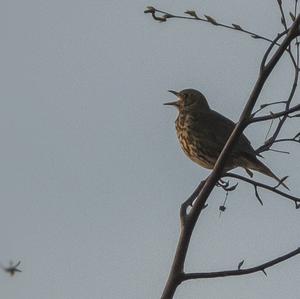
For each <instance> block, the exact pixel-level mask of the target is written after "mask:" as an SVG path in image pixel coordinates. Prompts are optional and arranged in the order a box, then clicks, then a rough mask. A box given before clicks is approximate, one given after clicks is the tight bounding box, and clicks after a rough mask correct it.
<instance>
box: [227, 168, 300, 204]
mask: <svg viewBox="0 0 300 299" xmlns="http://www.w3.org/2000/svg"><path fill="white" fill-rule="evenodd" d="M224 177H231V178H235V179H239V180H241V181H244V182H247V183H249V184H251V185H253V186H254V189H255V190H256V191H257V187H260V188H263V189H265V190H269V191H271V192H274V193H276V194H278V195H281V196H282V197H285V198H287V199H290V200H292V201H293V202H294V203H300V198H299V197H296V196H292V195H290V194H287V193H285V192H282V191H280V190H278V189H277V188H278V187H279V185H280V184H277V185H276V186H273V187H272V186H269V185H266V184H263V183H261V182H258V181H254V180H252V179H249V178H246V177H244V176H242V175H239V174H235V173H232V172H227V173H225V174H224ZM286 178H287V177H284V178H283V179H282V180H285V179H286ZM282 180H281V181H282ZM255 195H256V197H257V199H258V200H259V202H261V199H259V198H260V197H259V196H258V194H257V193H255ZM261 203H262V202H261Z"/></svg>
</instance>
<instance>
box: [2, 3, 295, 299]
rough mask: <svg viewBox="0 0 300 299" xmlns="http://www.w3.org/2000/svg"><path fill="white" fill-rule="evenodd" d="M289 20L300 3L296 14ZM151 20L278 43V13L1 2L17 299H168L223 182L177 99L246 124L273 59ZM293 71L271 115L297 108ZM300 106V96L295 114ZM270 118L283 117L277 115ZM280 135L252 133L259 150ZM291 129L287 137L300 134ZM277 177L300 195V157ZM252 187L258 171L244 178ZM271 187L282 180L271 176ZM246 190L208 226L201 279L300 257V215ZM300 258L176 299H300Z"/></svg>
mask: <svg viewBox="0 0 300 299" xmlns="http://www.w3.org/2000/svg"><path fill="white" fill-rule="evenodd" d="M284 2H285V4H286V6H285V8H286V11H288V10H289V9H292V4H293V1H284ZM147 5H153V6H157V7H158V8H161V9H165V10H168V11H170V12H174V13H181V12H183V11H185V10H186V9H196V10H197V12H198V13H199V15H203V14H207V15H211V16H214V17H215V18H217V19H218V20H221V21H223V22H225V23H228V24H230V23H237V24H239V25H241V26H243V27H244V28H248V29H250V30H253V31H254V32H257V33H260V34H263V35H265V36H268V37H271V38H272V37H274V36H275V35H276V33H277V32H279V31H280V30H282V28H281V25H280V14H279V10H278V8H277V5H276V1H275V0H273V1H271V0H268V1H260V0H255V1H254V0H252V1H246V0H243V1H241V0H226V1H219V0H202V1H199V0H197V1H196V0H194V1H192V0H190V1H188V0H187V1H181V0H166V1H154V0H153V1H150V2H149V1H140V0H131V1H115V0H98V1H96V0H85V1H78V0H72V1H70V0H69V1H66V0H59V1H58V0H52V1H38V0H27V1H20V0H18V1H17V0H9V1H8V0H6V1H2V2H1V6H0V7H1V9H0V35H1V40H2V42H1V51H0V53H1V54H0V59H1V68H0V82H1V88H0V101H1V109H0V138H1V148H0V165H1V167H0V186H1V187H0V206H1V209H0V237H1V246H0V261H1V263H2V264H8V262H9V260H11V259H12V260H13V261H17V260H21V265H20V269H22V270H23V272H22V273H20V274H18V275H16V276H15V277H13V278H11V277H9V276H8V275H7V274H6V273H4V272H0V296H1V298H6V299H19V298H30V299H41V298H42V299H53V298H55V299H67V298H70V299H71V298H72V299H77V298H78V299H79V298H88V299H89V298H90V299H93V298H105V299H106V298H107V299H117V298H123V299H140V298H149V299H152V298H159V297H160V295H161V292H162V289H163V287H164V284H165V281H166V278H167V275H168V272H169V269H170V265H171V261H172V259H173V254H174V250H175V246H176V243H177V239H178V233H179V217H178V214H179V207H180V204H181V203H182V202H183V201H184V200H185V199H186V198H187V196H188V195H189V194H190V193H191V192H192V191H193V188H194V187H195V186H196V185H197V184H198V182H199V181H200V180H202V179H203V178H204V177H206V176H207V175H208V174H209V172H208V171H207V170H205V169H202V168H200V167H198V166H197V165H195V164H194V163H193V162H191V161H189V160H188V159H187V158H186V157H185V155H184V154H183V152H182V151H181V149H180V147H179V145H178V142H177V138H176V135H175V128H174V121H175V118H176V111H175V110H174V109H172V108H171V107H164V106H162V103H163V102H165V101H167V100H173V99H174V97H173V96H172V95H171V94H169V93H168V92H167V90H168V89H174V90H181V89H183V88H190V87H192V88H196V89H199V90H201V91H202V92H203V93H204V94H205V95H206V96H207V98H208V100H209V103H210V105H211V106H212V107H213V108H214V109H216V110H217V111H219V112H221V113H223V114H224V115H226V116H227V117H230V118H231V119H233V120H235V121H236V120H237V119H238V117H239V115H240V112H241V110H242V108H243V107H244V105H245V103H246V101H247V99H248V96H249V94H250V92H251V89H252V87H253V85H254V82H255V80H256V78H257V74H258V68H259V63H260V59H261V57H262V55H263V53H264V51H265V50H266V47H267V46H268V45H267V43H266V42H264V41H260V40H254V39H251V38H249V37H248V36H245V35H243V34H241V33H238V32H231V31H228V30H224V29H222V28H216V27H214V26H211V25H209V24H205V23H197V22H193V21H190V22H188V21H182V20H170V21H169V22H167V23H165V24H159V23H157V22H154V21H153V20H152V18H151V17H150V16H149V15H144V14H143V10H144V8H145V7H146V6H147ZM291 79H292V69H291V65H290V62H289V60H288V58H286V57H285V58H284V59H283V60H282V61H281V62H280V63H279V66H278V67H277V68H276V69H275V71H274V73H273V74H272V76H271V78H270V80H269V81H268V83H267V85H266V88H265V89H264V91H263V93H262V95H261V97H260V101H261V103H265V102H269V101H272V100H274V101H276V100H282V99H285V98H286V95H287V94H288V92H289V89H290V87H291ZM296 102H297V103H299V92H297V94H296V96H295V103H296ZM266 112H268V110H267V111H266ZM267 127H268V126H266V125H265V126H261V127H254V126H253V127H250V128H249V129H247V135H248V137H249V138H250V139H251V140H252V143H253V145H254V146H255V147H256V146H259V145H260V144H261V143H262V142H263V141H264V138H265V134H266V131H267ZM299 127H300V125H299V120H298V121H297V120H292V121H290V123H289V125H288V126H285V128H284V130H283V132H282V134H283V135H282V136H286V137H290V136H293V135H294V134H295V133H297V132H298V131H299ZM276 148H281V149H288V150H290V152H291V155H289V156H288V155H282V154H276V153H267V154H265V158H266V159H265V162H266V163H267V164H268V165H269V166H270V167H271V168H272V169H273V171H274V172H275V173H276V174H277V175H278V176H280V177H283V176H285V175H289V176H290V177H289V179H288V185H289V186H290V188H291V192H292V193H293V194H295V195H297V194H298V195H299V194H300V185H299V178H300V176H299V158H300V154H299V146H298V147H297V145H293V144H291V145H287V144H285V145H284V146H281V147H279V146H278V147H276ZM237 172H238V173H242V174H244V172H243V171H240V170H237ZM255 178H256V179H259V180H260V179H261V180H263V182H268V183H270V184H274V181H273V180H271V179H268V178H266V177H264V176H262V175H258V174H255ZM260 194H261V197H262V198H263V201H264V206H263V207H262V206H260V204H259V203H258V201H257V200H256V199H255V196H254V192H253V188H251V187H250V186H247V185H245V184H243V183H241V184H240V185H239V187H238V189H237V191H236V192H235V193H234V194H230V196H229V199H228V202H227V210H226V212H225V213H223V214H222V215H221V217H219V211H218V207H219V206H220V205H221V204H222V203H223V201H224V198H225V194H224V192H222V191H221V190H215V191H214V192H213V193H212V195H211V197H210V199H209V207H208V208H207V209H206V210H205V211H204V212H203V216H202V217H201V219H200V221H199V222H198V224H197V227H196V230H195V232H194V235H193V239H192V242H191V245H190V249H189V252H188V257H187V262H186V271H213V270H224V269H236V268H237V265H238V263H239V262H240V261H241V260H243V259H244V260H245V263H244V267H251V266H254V265H257V264H259V263H262V262H265V261H267V260H269V259H272V258H275V257H277V256H279V255H282V254H285V253H287V252H289V251H291V250H293V249H295V248H297V247H299V245H300V244H299V227H300V217H299V211H298V210H295V209H294V205H293V203H291V202H289V201H288V200H286V199H282V198H280V197H277V196H275V195H273V194H272V195H271V194H268V193H266V192H263V191H262V192H261V193H260ZM299 267H300V257H294V258H293V259H290V260H288V261H286V262H284V263H282V264H280V265H277V266H275V267H273V268H271V269H268V270H267V273H268V277H267V278H266V277H265V276H264V275H263V273H256V274H252V275H249V276H243V277H235V278H223V279H211V280H201V281H193V282H186V283H184V284H182V285H181V286H180V287H179V288H178V290H177V293H176V296H175V298H185V299H194V298H200V297H201V298H210V299H214V298H216V299H217V298H223V299H227V298H239V299H250V298H251V299H253V298H255V299H262V298H273V299H277V298H299V293H300V283H299V282H300V280H299Z"/></svg>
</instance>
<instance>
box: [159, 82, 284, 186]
mask: <svg viewBox="0 0 300 299" xmlns="http://www.w3.org/2000/svg"><path fill="white" fill-rule="evenodd" d="M169 92H171V93H172V94H174V95H175V96H176V97H177V101H174V102H167V103H164V105H170V106H175V107H176V108H177V109H178V112H179V114H178V117H177V119H176V121H175V127H176V133H177V137H178V140H179V143H180V145H181V148H182V149H183V151H184V153H185V154H186V155H187V156H188V157H189V158H190V159H191V160H192V161H193V162H195V163H197V164H198V165H200V166H202V167H204V168H207V169H213V168H214V165H215V163H216V161H217V159H218V157H219V155H220V154H221V151H222V149H223V148H224V146H225V144H226V142H227V140H228V138H229V137H230V135H231V133H232V131H233V129H234V127H235V123H234V122H233V121H231V120H230V119H229V118H227V117H225V116H223V115H222V114H220V113H218V112H217V111H214V110H213V109H211V108H210V106H209V104H208V101H207V100H206V98H205V96H204V95H203V94H202V93H201V92H200V91H198V90H196V89H192V88H188V89H184V90H181V91H180V92H177V91H174V90H169ZM257 156H260V157H261V155H259V154H257V153H256V152H255V150H254V148H253V147H252V145H251V143H250V141H249V139H248V138H247V137H246V136H245V135H244V134H242V135H241V136H240V137H239V140H238V142H237V143H236V144H235V145H234V147H233V149H232V151H231V153H230V155H229V157H228V159H227V161H226V163H225V167H224V172H227V171H229V170H232V169H234V168H236V167H242V168H244V169H245V171H246V172H247V173H248V174H249V175H250V176H251V177H252V176H253V173H252V171H251V170H254V171H257V172H260V173H262V174H264V175H267V176H269V177H271V178H273V179H275V180H276V181H277V182H279V184H282V185H283V186H284V187H285V188H287V189H289V188H288V187H287V186H286V185H285V184H284V183H283V180H282V179H279V178H278V177H277V176H276V175H275V174H274V173H273V172H272V171H271V169H270V168H269V167H268V166H266V165H265V164H264V163H263V162H261V161H260V160H259V159H258V158H257Z"/></svg>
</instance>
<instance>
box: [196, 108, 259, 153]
mask: <svg viewBox="0 0 300 299" xmlns="http://www.w3.org/2000/svg"><path fill="white" fill-rule="evenodd" d="M197 123H198V126H199V127H201V128H205V130H206V131H207V134H208V135H209V138H211V140H214V142H216V143H217V144H219V146H220V147H221V149H222V148H223V147H224V145H225V143H226V142H227V140H228V138H229V137H230V135H231V133H232V131H233V129H234V127H235V123H234V122H233V121H232V120H230V119H229V118H227V117H225V116H223V115H222V114H220V113H218V112H216V111H214V110H210V111H209V112H208V113H201V114H199V118H198V120H197ZM235 148H236V147H235ZM238 148H239V151H241V152H245V153H248V154H251V155H253V154H254V155H256V154H255V150H254V149H253V147H252V145H251V143H250V141H249V139H248V138H247V137H246V136H245V135H244V134H242V135H241V136H240V138H239V142H238ZM234 151H236V150H234Z"/></svg>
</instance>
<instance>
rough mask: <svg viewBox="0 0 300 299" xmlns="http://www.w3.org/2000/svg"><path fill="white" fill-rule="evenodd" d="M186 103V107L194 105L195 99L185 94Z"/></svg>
mask: <svg viewBox="0 0 300 299" xmlns="http://www.w3.org/2000/svg"><path fill="white" fill-rule="evenodd" d="M184 103H185V105H186V106H189V105H191V104H193V103H194V99H193V97H192V96H191V95H189V94H188V93H186V94H184Z"/></svg>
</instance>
